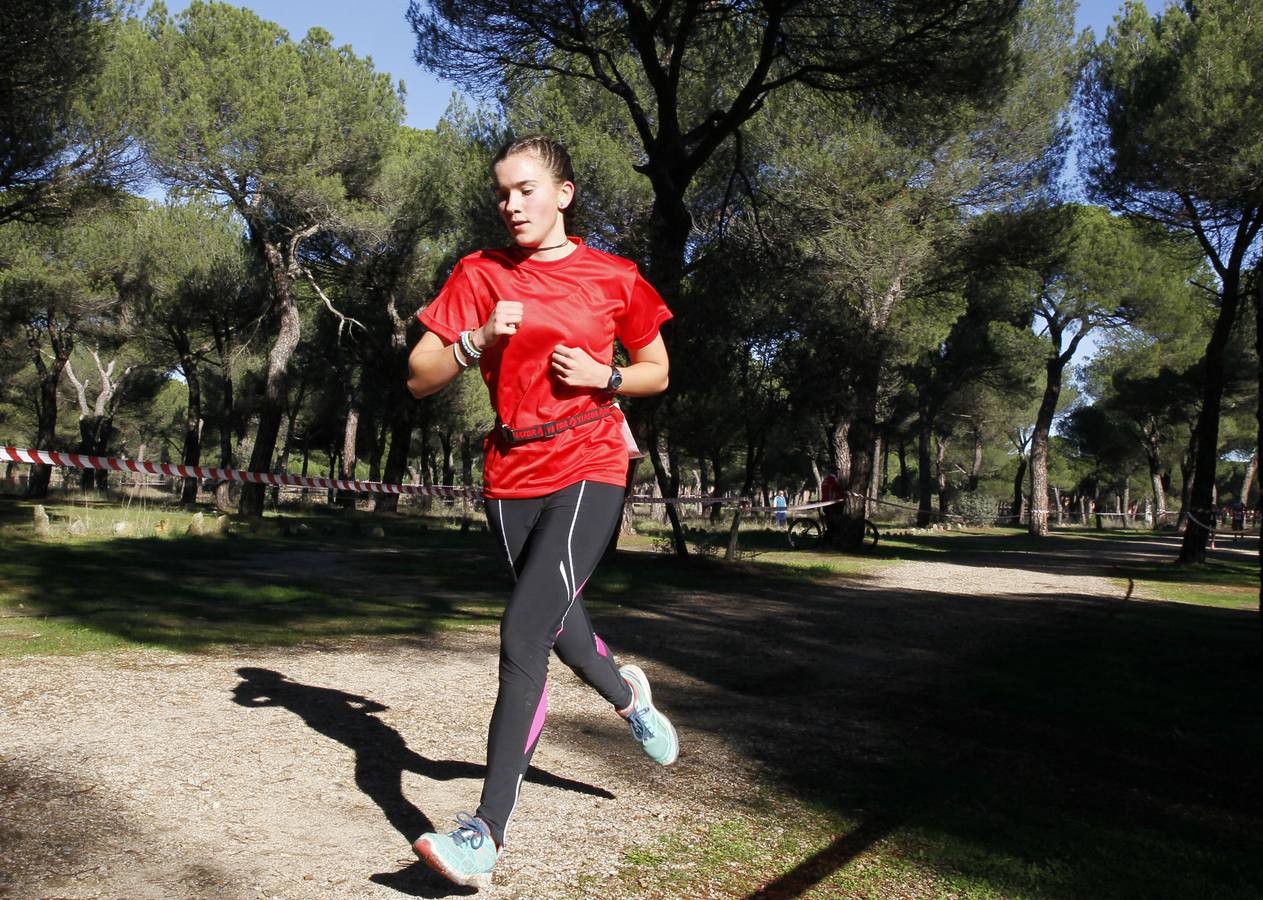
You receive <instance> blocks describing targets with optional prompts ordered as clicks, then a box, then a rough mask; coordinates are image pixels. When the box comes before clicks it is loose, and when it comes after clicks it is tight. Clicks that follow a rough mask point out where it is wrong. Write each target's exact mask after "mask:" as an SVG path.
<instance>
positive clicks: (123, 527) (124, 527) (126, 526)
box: [114, 522, 132, 537]
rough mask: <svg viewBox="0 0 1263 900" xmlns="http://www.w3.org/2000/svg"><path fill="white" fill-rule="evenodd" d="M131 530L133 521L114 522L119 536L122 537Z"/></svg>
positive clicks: (115, 530)
mask: <svg viewBox="0 0 1263 900" xmlns="http://www.w3.org/2000/svg"><path fill="white" fill-rule="evenodd" d="M131 530H132V523H131V522H115V523H114V534H116V535H118V536H119V537H122V536H123V535H125V534H127V533H128V532H129V531H131Z"/></svg>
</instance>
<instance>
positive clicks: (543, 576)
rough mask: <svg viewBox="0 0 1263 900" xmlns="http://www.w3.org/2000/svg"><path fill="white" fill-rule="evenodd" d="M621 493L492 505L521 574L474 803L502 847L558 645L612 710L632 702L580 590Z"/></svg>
mask: <svg viewBox="0 0 1263 900" xmlns="http://www.w3.org/2000/svg"><path fill="white" fill-rule="evenodd" d="M623 496H624V490H623V488H621V487H617V486H615V485H611V484H599V483H597V482H592V481H580V482H578V483H577V484H572V485H570V486H569V487H566V488H562V489H561V490H559V491H557V492H556V493H553V494H549V495H547V496H545V497H534V498H531V499H527V500H488V501H487V519H488V521H489V522H490V523H491V531H492V533H493V535H494V536H495V539H496V540H497V541H498V542H500V543H501V544H502V545H503V547H504V551H505V554H506V555H507V556H508V558H509V561H510V563H511V564H512V567H513V573H514V576H515V577H516V579H517V583H516V584H515V585H514V587H513V594H512V595H511V596H510V597H509V603H508V606H507V607H506V608H505V610H504V616H503V618H501V620H500V692H499V694H498V695H497V696H496V706H495V711H494V712H493V713H492V715H491V727H490V732H489V734H488V735H487V780H486V781H485V782H484V783H483V788H482V801H481V803H480V805H479V807H478V817H479V818H480V819H482V820H483V821H484V822H486V823H487V825H488V826H490V828H491V836H492V838H494V839H495V842H496V845H497V846H500V845H503V843H504V832H505V830H506V829H507V828H508V825H509V818H510V817H511V816H512V815H513V808H514V806H516V805H517V798H518V792H519V791H520V790H521V787H522V778H523V776H525V774H526V769H527V767H528V766H529V765H530V761H531V754H532V753H534V752H535V745H536V744H537V743H538V742H539V733H540V730H541V729H542V728H543V727H544V717H545V715H546V713H547V711H548V658H549V654H550V653H551V651H552V649H553V648H554V647H556V649H557V655H558V656H559V657H561V661H562V662H564V663H565V664H566V665H568V666H569V667H570V668H572V669H574V671H575V673H576V674H577V675H578V676H579V677H580V678H582V679H583V680H584V681H585V682H587V683H588V684H590V685H591V686H592V687H594V688H596V690H597V692H598V693H600V695H601V696H602V697H604V698H605V699H606V700H607V701H609V703H610V704H611V705H613V707H614V708H615V709H617V710H622V709H626V708H627V707H628V706H630V705H631V702H632V695H631V688H629V687H628V685H627V683H626V682H625V681H623V679H622V676H620V675H619V674H618V666H617V665H616V664H615V662H614V658H613V657H612V656H611V655H610V651H609V648H607V647H606V646H605V643H604V642H603V641H602V640H601V639H600V638H599V637H598V636H597V635H596V633H595V632H594V631H593V630H592V623H591V620H589V619H588V611H587V609H586V608H585V607H584V605H583V597H582V595H581V591H582V590H583V586H584V584H586V583H587V580H588V578H589V576H591V574H592V571H593V569H595V568H596V564H597V562H599V561H600V559H601V555H602V554H603V553H604V552H605V548H606V546H607V544H608V543H609V539H610V536H611V535H612V534H613V533H614V528H615V526H616V525H617V524H618V521H619V519H620V517H621V515H622V509H623Z"/></svg>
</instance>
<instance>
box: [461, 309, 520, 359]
mask: <svg viewBox="0 0 1263 900" xmlns="http://www.w3.org/2000/svg"><path fill="white" fill-rule="evenodd" d="M521 324H522V304H521V303H520V302H518V301H517V300H501V301H499V302H498V303H497V304H496V305H495V306H494V307H492V309H491V315H490V316H488V317H487V321H486V322H484V323H483V325H482V327H481V328H479V329H478V330H477V331H475V332H474V333H473V341H474V346H475V347H477V348H478V349H479V350H486V349H487V348H488V347H494V346H495V345H496V344H497V343H499V341H500V339H501V338H504V337H512V336H513V335H515V334H517V330H518V327H519V326H520V325H521Z"/></svg>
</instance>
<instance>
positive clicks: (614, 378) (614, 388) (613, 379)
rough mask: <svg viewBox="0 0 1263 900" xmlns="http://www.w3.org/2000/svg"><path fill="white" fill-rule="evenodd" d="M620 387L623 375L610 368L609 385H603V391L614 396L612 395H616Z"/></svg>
mask: <svg viewBox="0 0 1263 900" xmlns="http://www.w3.org/2000/svg"><path fill="white" fill-rule="evenodd" d="M622 386H623V373H622V372H620V371H618V369H616V368H614V367H613V366H610V380H609V383H608V384H606V385H605V389H606V390H607V391H609V392H610V393H611V394H614V393H617V392H618V389H619V388H621V387H622Z"/></svg>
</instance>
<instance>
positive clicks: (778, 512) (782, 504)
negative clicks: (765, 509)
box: [772, 491, 789, 525]
mask: <svg viewBox="0 0 1263 900" xmlns="http://www.w3.org/2000/svg"><path fill="white" fill-rule="evenodd" d="M788 507H789V501H787V500H786V499H785V492H784V491H777V492H776V496H775V497H774V498H773V499H772V508H773V510H774V512H773V515H774V516H775V519H776V524H777V525H784V524H785V510H786V509H787V508H788Z"/></svg>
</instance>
